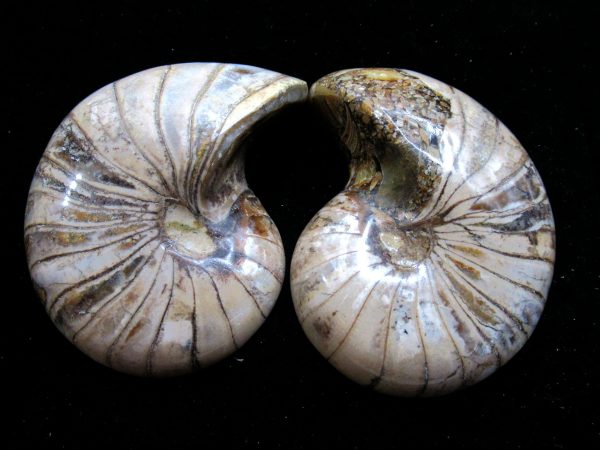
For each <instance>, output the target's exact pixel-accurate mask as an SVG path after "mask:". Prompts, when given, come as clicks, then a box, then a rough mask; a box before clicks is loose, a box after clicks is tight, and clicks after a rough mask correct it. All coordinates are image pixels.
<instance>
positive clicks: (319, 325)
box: [312, 317, 331, 339]
mask: <svg viewBox="0 0 600 450" xmlns="http://www.w3.org/2000/svg"><path fill="white" fill-rule="evenodd" d="M312 325H313V327H314V329H315V331H316V332H317V333H319V335H320V336H321V337H322V338H323V339H328V338H329V336H330V335H331V325H330V323H329V320H328V319H325V320H323V319H322V318H320V317H317V318H316V319H315V320H314V321H313V324H312Z"/></svg>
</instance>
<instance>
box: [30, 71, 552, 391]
mask: <svg viewBox="0 0 600 450" xmlns="http://www.w3.org/2000/svg"><path fill="white" fill-rule="evenodd" d="M307 95H308V96H309V97H310V99H311V100H312V101H314V102H315V103H316V104H318V106H319V107H320V108H321V109H322V111H323V112H324V113H325V114H326V116H327V117H328V118H329V119H330V120H331V122H332V124H333V127H334V128H335V129H336V130H337V132H338V134H339V135H340V136H341V140H342V141H343V143H344V144H345V146H346V147H347V149H348V150H349V153H350V159H351V161H350V180H349V181H348V184H347V185H346V187H345V189H344V190H343V191H342V192H341V193H340V194H338V195H337V196H336V197H335V198H334V199H333V200H331V201H330V202H329V203H328V204H327V205H325V207H323V208H322V209H321V210H320V211H319V212H318V213H317V215H316V216H315V217H314V218H313V219H312V220H311V222H310V223H309V224H308V225H307V226H306V229H305V230H304V232H303V233H302V235H301V237H300V239H299V241H298V243H297V246H296V249H295V252H294V255H293V258H292V264H291V288H292V296H293V301H294V306H295V309H296V312H297V315H298V318H299V321H300V323H301V324H302V327H303V329H304V331H305V333H306V335H307V336H308V338H309V339H310V341H311V342H312V343H313V344H314V345H315V347H316V348H317V349H318V350H319V351H320V352H321V353H322V354H323V356H324V357H325V358H327V360H328V361H329V362H330V363H331V364H333V365H334V366H335V367H336V368H337V369H339V370H340V371H341V372H342V373H344V374H345V375H347V376H348V377H350V378H351V379H353V380H355V381H356V382H358V383H360V384H364V385H370V386H372V387H373V388H374V389H376V390H379V391H382V392H386V393H390V394H395V395H407V396H409V395H424V396H431V395H439V394H444V393H448V392H451V391H453V390H456V389H458V388H461V387H464V386H468V385H471V384H474V383H476V382H477V381H479V380H482V379H483V378H485V377H487V376H488V375H490V374H491V373H492V372H494V371H495V370H496V369H497V368H498V367H500V366H501V365H503V364H504V363H506V362H507V361H508V360H509V359H510V358H511V357H512V356H513V355H514V354H515V353H516V352H517V351H518V350H519V349H520V348H521V346H522V345H523V344H524V343H525V341H526V340H527V338H528V337H529V336H530V335H531V333H532V332H533V329H534V327H535V325H536V323H537V321H538V319H539V317H540V314H541V312H542V310H543V307H544V302H545V299H546V296H547V293H548V289H549V286H550V281H551V278H552V272H553V264H554V253H555V252H554V248H555V244H554V242H555V238H554V223H553V218H552V212H551V209H550V204H549V202H548V198H547V196H546V192H545V190H544V186H543V184H542V180H541V179H540V176H539V174H538V173H537V171H536V169H535V167H534V165H533V163H532V161H531V159H530V158H529V157H528V155H527V153H526V152H525V150H524V149H523V148H522V146H521V145H520V144H519V142H518V141H517V140H516V139H515V137H514V136H513V135H512V134H511V133H510V131H509V130H508V129H507V128H506V127H505V126H504V125H503V124H502V123H500V122H499V121H498V119H496V118H495V117H494V116H493V115H492V114H490V113H489V112H488V111H487V110H486V109H484V108H483V107H482V106H480V105H479V104H478V103H476V102H475V101H474V100H472V99H471V98H470V97H468V96H466V95H465V94H463V93H461V92H459V91H457V90H455V89H453V88H452V87H450V86H448V85H446V84H444V83H442V82H440V81H437V80H434V79H432V78H430V77H427V76H425V75H421V74H418V73H415V72H411V71H406V70H396V69H352V70H344V71H340V72H336V73H333V74H330V75H328V76H326V77H324V78H322V79H320V80H319V81H317V82H316V83H315V84H314V85H313V86H312V88H311V90H310V93H308V92H307V86H306V83H305V82H303V81H301V80H298V79H295V78H292V77H288V76H285V75H281V74H279V73H275V72H271V71H268V70H264V69H260V68H256V67H250V66H242V65H233V64H214V63H210V64H205V63H192V64H178V65H172V66H168V67H157V68H154V69H150V70H146V71H144V72H141V73H138V74H135V75H132V76H129V77H127V78H124V79H122V80H120V81H117V82H115V83H112V84H110V85H108V86H106V87H104V88H102V89H100V90H99V91H97V92H95V93H94V94H92V95H91V96H89V97H88V98H86V99H85V100H84V101H83V102H81V103H80V104H79V105H78V106H77V107H75V109H74V110H73V111H72V112H71V113H70V114H69V115H68V116H67V118H66V119H65V120H64V121H63V122H62V123H61V125H60V126H59V128H58V129H57V130H56V132H55V133H54V135H53V136H52V138H51V140H50V143H49V144H48V147H47V148H46V151H45V152H44V154H43V156H42V159H41V161H40V163H39V166H38V168H37V171H36V174H35V177H34V179H33V182H32V185H31V190H30V192H29V198H28V202H27V211H26V218H25V243H26V250H27V258H28V263H29V269H30V272H31V276H32V279H33V282H34V285H35V288H36V290H37V292H38V293H39V295H40V297H41V299H42V301H43V303H44V305H45V307H46V310H47V312H48V314H49V315H50V317H51V319H52V320H53V322H54V323H55V324H56V326H57V327H58V328H59V329H60V331H61V332H62V333H63V334H64V335H65V336H66V337H67V338H68V339H69V340H70V341H71V342H73V343H74V344H75V345H76V346H77V347H78V348H79V349H81V350H82V351H83V352H85V353H86V354H87V355H89V356H90V357H91V358H93V359H94V360H96V361H98V362H100V363H102V364H105V365H107V366H109V367H112V368H114V369H116V370H120V371H123V372H127V373H131V374H137V375H155V376H163V375H174V374H180V373H185V372H189V371H191V370H193V369H195V368H197V367H203V366H207V365H209V364H211V363H214V362H215V361H218V360H220V359H222V358H224V357H225V356H227V355H229V354H231V353H232V352H234V351H235V350H236V349H237V348H239V347H240V346H241V345H243V344H244V343H245V342H246V341H247V340H248V339H249V338H250V336H251V335H252V334H253V333H254V332H255V331H256V330H257V328H258V327H259V326H260V325H261V324H262V322H263V321H264V320H265V318H266V317H267V315H268V314H269V312H270V311H271V309H272V307H273V304H274V302H275V300H276V298H277V296H278V294H279V291H280V289H281V284H282V281H283V278H284V267H285V257H284V253H283V247H282V243H281V238H280V236H279V232H278V230H277V228H276V227H275V225H274V223H273V221H272V220H271V218H270V217H269V216H268V215H267V213H266V212H265V210H264V208H263V207H262V205H261V203H260V201H259V200H258V199H257V198H256V197H255V196H254V194H253V193H252V191H251V190H250V189H249V188H248V186H247V184H246V180H245V176H244V162H243V157H242V154H243V152H242V151H241V149H242V147H243V140H244V137H245V136H246V135H247V134H248V132H249V131H250V130H251V128H252V126H253V125H254V124H255V123H256V122H258V121H260V120H261V119H263V118H264V117H266V116H268V115H270V114H271V113H273V112H275V111H277V110H279V109H280V108H281V107H283V106H284V105H287V104H290V103H294V102H301V101H303V100H305V98H306V97H307Z"/></svg>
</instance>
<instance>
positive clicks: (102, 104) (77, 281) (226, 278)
mask: <svg viewBox="0 0 600 450" xmlns="http://www.w3.org/2000/svg"><path fill="white" fill-rule="evenodd" d="M306 91H307V88H306V84H305V83H304V82H303V81H300V80H297V79H295V78H291V77H288V76H285V75H281V74H278V73H275V72H271V71H268V70H264V69H259V68H256V67H250V66H242V65H233V64H213V63H206V64H204V63H191V64H178V65H172V66H165V67H157V68H154V69H150V70H146V71H144V72H140V73H138V74H135V75H132V76H129V77H127V78H124V79H122V80H120V81H117V82H115V83H112V84H110V85H108V86H106V87H104V88H102V89H100V90H98V91H97V92H95V93H94V94H92V95H91V96H89V97H88V98H86V99H85V100H84V101H82V102H81V103H80V104H79V105H78V106H77V107H76V108H75V109H74V110H73V111H72V112H71V113H70V114H69V115H68V116H67V117H66V118H65V120H64V121H63V122H62V123H61V125H60V126H59V128H58V129H57V130H56V132H55V133H54V135H53V136H52V139H51V140H50V143H49V144H48V147H47V148H46V151H45V152H44V154H43V156H42V158H41V161H40V163H39V166H38V168H37V171H36V174H35V177H34V179H33V182H32V184H31V189H30V192H29V198H28V203H27V212H26V218H25V243H26V249H27V258H28V263H29V269H30V272H31V277H32V279H33V282H34V284H35V286H36V289H37V291H38V292H39V294H40V297H41V298H42V300H43V302H44V304H45V307H46V309H47V311H48V314H49V315H50V317H51V319H52V320H53V321H54V323H55V324H56V325H57V327H58V328H59V329H60V331H61V332H62V333H63V334H64V335H65V336H66V337H67V338H68V339H70V340H71V341H72V342H73V343H74V344H75V345H76V346H77V347H79V348H80V349H81V350H83V351H84V352H85V353H86V354H88V355H89V356H91V357H92V358H93V359H95V360H96V361H99V362H101V363H103V364H106V365H108V366H110V367H113V368H115V369H117V370H120V371H124V372H128V373H132V374H138V375H169V374H177V373H184V372H188V371H190V370H192V369H193V368H195V367H196V366H204V365H208V364H210V363H212V362H215V361H217V360H219V359H221V358H223V357H224V356H226V355H228V354H230V353H231V352H233V351H234V350H235V349H237V348H238V347H239V346H241V345H242V344H243V343H244V342H246V340H247V339H248V338H249V337H250V336H251V335H252V334H253V333H254V331H256V329H257V328H258V327H259V326H260V325H261V324H262V322H263V320H264V319H265V317H266V316H267V315H268V314H269V312H270V310H271V308H272V307H273V304H274V302H275V300H276V298H277V296H278V294H279V291H280V288H281V283H282V279H283V276H284V265H285V258H284V254H283V249H282V243H281V238H280V236H279V233H278V231H277V229H276V227H275V225H274V224H273V222H272V221H271V219H270V218H269V216H268V215H267V213H266V212H265V210H264V209H263V207H262V205H261V204H260V202H259V200H258V199H257V198H256V197H255V196H254V195H253V193H252V191H251V190H250V189H249V188H248V186H247V184H246V181H245V177H244V167H243V157H242V154H243V152H242V151H239V150H240V149H239V147H240V143H241V141H242V139H243V137H244V136H245V135H246V134H247V132H248V130H249V129H250V127H251V126H252V125H253V124H254V123H256V122H257V121H258V120H260V119H262V118H263V117H265V116H266V115H268V114H270V113H271V112H273V111H275V110H277V109H279V108H280V107H282V106H284V105H285V104H288V103H291V102H297V101H301V100H303V99H304V98H305V97H306Z"/></svg>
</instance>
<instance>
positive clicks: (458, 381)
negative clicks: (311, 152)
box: [291, 69, 555, 396]
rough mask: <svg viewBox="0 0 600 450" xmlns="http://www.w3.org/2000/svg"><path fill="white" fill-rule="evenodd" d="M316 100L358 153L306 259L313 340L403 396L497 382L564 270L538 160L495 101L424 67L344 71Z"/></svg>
mask: <svg viewBox="0 0 600 450" xmlns="http://www.w3.org/2000/svg"><path fill="white" fill-rule="evenodd" d="M310 97H311V100H313V101H314V102H315V103H317V104H318V105H319V106H320V108H321V109H322V110H323V111H324V113H325V115H326V116H328V117H329V119H330V120H331V122H332V124H333V126H334V128H335V129H336V130H337V132H338V133H339V134H340V136H341V139H342V141H343V142H344V144H345V146H346V147H347V149H348V150H349V153H350V158H351V162H350V180H349V181H348V184H347V185H346V188H345V189H344V190H343V191H342V192H341V193H340V194H338V195H337V196H336V197H335V198H334V199H333V200H331V201H330V202H329V203H328V204H327V205H326V206H325V207H324V208H323V209H321V210H320V211H319V212H318V213H317V214H316V216H315V217H314V218H313V219H312V220H311V222H310V223H309V224H308V225H307V227H306V229H305V230H304V232H303V233H302V235H301V237H300V239H299V241H298V243H297V245H296V249H295V251H294V256H293V258H292V266H291V286H292V296H293V300H294V306H295V309H296V312H297V314H298V317H299V320H300V322H301V324H302V326H303V329H304V331H305V333H306V334H307V336H308V338H309V339H310V340H311V342H312V343H313V344H314V345H315V346H316V348H317V349H318V350H319V351H320V352H321V353H322V354H323V355H324V356H325V357H326V358H327V359H328V360H329V362H331V363H332V364H333V365H334V366H335V367H336V368H337V369H338V370H340V371H341V372H342V373H344V374H345V375H346V376H348V377H349V378H351V379H353V380H355V381H356V382H358V383H361V384H365V385H371V386H372V387H374V388H375V389H377V390H379V391H381V392H385V393H389V394H394V395H402V396H412V395H424V396H432V395H441V394H445V393H448V392H452V391H454V390H456V389H459V388H462V387H464V386H467V385H471V384H474V383H476V382H478V381H480V380H482V379H483V378H485V377H487V376H488V375H490V374H491V373H492V372H494V371H495V370H496V369H497V368H498V367H499V366H501V365H503V364H504V363H506V362H507V361H508V360H509V359H510V358H511V357H512V356H513V355H514V354H515V353H516V352H517V351H518V350H519V349H520V348H521V347H522V345H523V344H524V343H525V341H526V340H527V339H528V337H529V336H530V335H531V333H532V332H533V329H534V328H535V326H536V324H537V321H538V319H539V316H540V314H541V312H542V310H543V307H544V303H545V300H546V297H547V294H548V289H549V286H550V282H551V278H552V273H553V267H554V253H555V251H554V248H555V237H554V221H553V218H552V212H551V209H550V204H549V202H548V198H547V195H546V192H545V190H544V186H543V183H542V180H541V179H540V176H539V174H538V173H537V171H536V169H535V167H534V165H533V163H532V161H531V159H530V158H529V156H528V155H527V153H526V152H525V150H524V149H523V147H522V146H521V145H520V144H519V142H518V141H517V140H516V138H515V137H514V136H513V135H512V134H511V132H510V131H509V130H508V129H507V128H506V127H505V126H504V125H503V124H502V123H500V122H499V121H498V119H497V118H495V117H494V116H493V115H492V114H490V113H489V112H488V111H487V110H486V109H485V108H483V107H482V106H481V105H479V104H478V103H477V102H475V101H474V100H473V99H471V98H470V97H468V96H467V95H465V94H463V93H462V92H459V91H458V90H456V89H453V88H452V87H450V86H448V85H446V84H444V83H442V82H440V81H437V80H434V79H432V78H430V77H427V76H425V75H421V74H418V73H415V72H410V71H403V70H396V69H352V70H346V71H341V72H336V73H333V74H330V75H328V76H326V77H324V78H322V79H320V80H319V81H317V82H316V83H315V84H314V85H313V86H312V88H311V92H310Z"/></svg>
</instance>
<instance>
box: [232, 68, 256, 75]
mask: <svg viewBox="0 0 600 450" xmlns="http://www.w3.org/2000/svg"><path fill="white" fill-rule="evenodd" d="M233 71H234V72H236V73H239V74H240V75H246V74H249V73H252V71H251V70H248V69H244V68H243V67H236V68H235V69H234V70H233Z"/></svg>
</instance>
